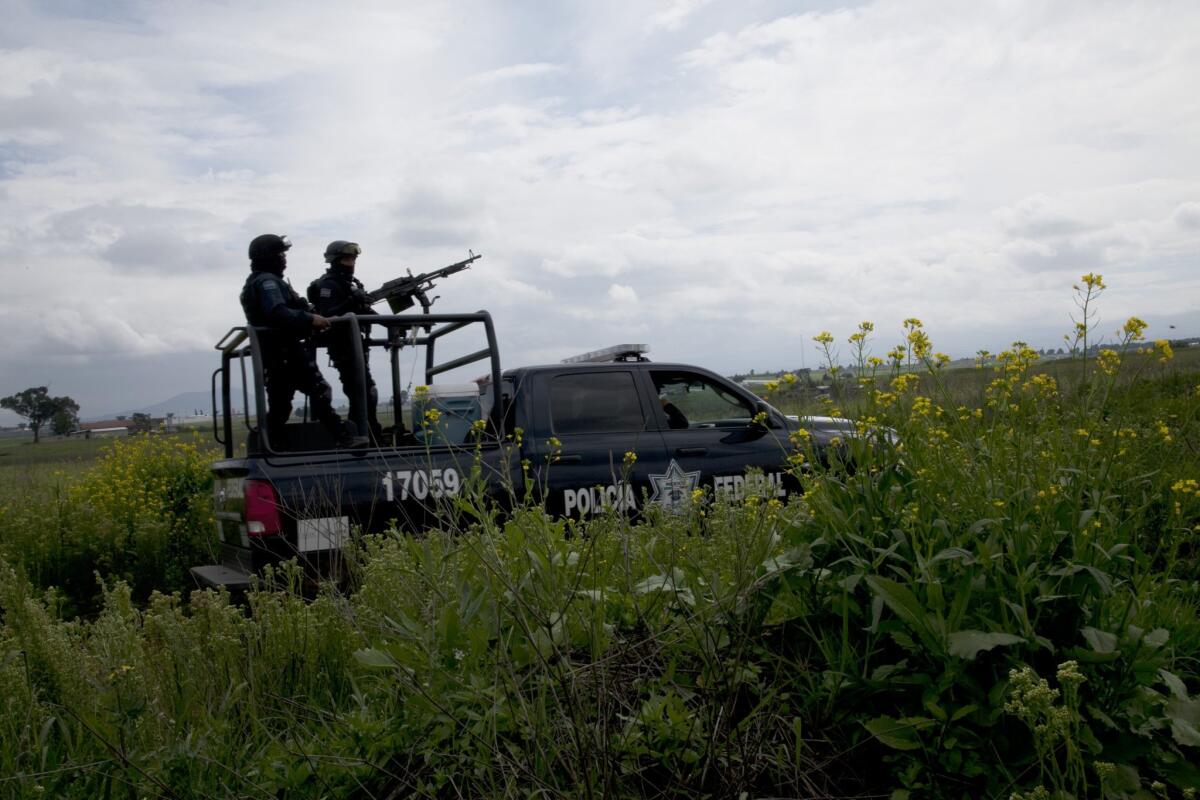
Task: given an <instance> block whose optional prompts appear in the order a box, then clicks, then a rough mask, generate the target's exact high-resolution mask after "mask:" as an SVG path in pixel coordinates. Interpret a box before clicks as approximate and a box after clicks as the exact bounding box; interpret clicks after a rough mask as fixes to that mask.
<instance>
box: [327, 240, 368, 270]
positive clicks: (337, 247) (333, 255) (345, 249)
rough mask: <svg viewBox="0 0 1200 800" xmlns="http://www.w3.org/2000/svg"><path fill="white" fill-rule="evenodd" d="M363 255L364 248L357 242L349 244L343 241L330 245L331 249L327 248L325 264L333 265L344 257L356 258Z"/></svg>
mask: <svg viewBox="0 0 1200 800" xmlns="http://www.w3.org/2000/svg"><path fill="white" fill-rule="evenodd" d="M360 253H362V248H361V247H359V246H358V243H357V242H347V241H343V240H342V239H338V240H337V241H333V242H330V243H329V247H326V248H325V262H326V263H328V264H332V263H333V262H334V261H337V260H338V259H339V258H341V257H342V256H356V255H359V254H360Z"/></svg>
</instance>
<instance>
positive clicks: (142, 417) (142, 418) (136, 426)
mask: <svg viewBox="0 0 1200 800" xmlns="http://www.w3.org/2000/svg"><path fill="white" fill-rule="evenodd" d="M153 422H154V420H153V419H151V417H150V415H149V414H143V413H142V412H140V411H138V412H136V413H135V414H134V415H133V416H132V417H131V418H130V419H129V427H130V428H132V429H133V430H135V431H142V432H146V431H148V430H150V425H151V424H152V423H153Z"/></svg>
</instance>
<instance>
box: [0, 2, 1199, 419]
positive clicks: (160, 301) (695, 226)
mask: <svg viewBox="0 0 1200 800" xmlns="http://www.w3.org/2000/svg"><path fill="white" fill-rule="evenodd" d="M0 13H2V14H3V18H4V24H3V26H0V247H2V248H3V251H4V253H5V257H4V258H3V260H2V261H0V278H2V280H3V286H4V288H3V291H0V320H2V321H3V323H2V324H3V327H4V330H5V333H6V337H5V338H6V340H7V342H6V345H7V346H5V347H4V348H2V349H0V395H8V394H12V393H15V392H17V391H20V390H22V389H24V388H26V387H29V386H40V385H47V386H49V387H50V391H51V394H54V395H62V394H66V395H70V396H71V397H74V398H75V399H76V400H77V401H78V402H79V403H80V405H81V407H82V408H81V416H83V417H84V418H88V417H94V416H98V415H103V414H105V413H106V412H110V411H116V410H121V409H132V408H138V407H141V406H147V405H151V404H153V403H156V402H159V401H161V400H165V399H167V398H168V397H171V396H172V395H174V394H177V393H180V392H188V391H207V389H208V383H209V374H210V373H211V372H212V370H213V369H214V368H215V367H216V366H217V358H216V351H215V350H214V349H213V346H214V345H215V343H216V342H217V340H218V339H220V338H221V336H222V335H223V334H224V333H225V332H226V331H227V330H229V329H230V328H231V327H233V326H236V325H239V324H242V323H243V321H244V318H243V316H242V312H241V308H240V306H239V304H238V299H237V298H238V294H239V292H240V290H241V286H242V283H243V281H244V279H245V276H246V274H247V270H248V260H247V256H246V247H247V244H248V243H249V241H250V239H252V238H253V237H254V236H256V235H258V234H261V233H280V234H287V235H288V236H289V237H290V238H291V240H292V241H293V242H294V244H295V246H294V247H293V249H292V251H291V253H290V254H289V267H288V271H287V276H288V277H289V278H290V279H291V281H292V283H293V284H294V285H295V286H296V287H297V288H298V289H300V290H301V291H303V288H304V287H305V286H307V284H308V282H309V281H311V280H312V279H313V278H315V277H316V276H317V275H318V274H319V273H320V272H321V271H322V269H323V268H324V262H323V259H322V253H323V252H324V248H325V246H326V244H327V243H328V242H329V241H330V240H332V239H348V240H352V241H356V242H358V243H360V245H361V246H362V248H363V255H362V256H361V257H360V259H359V262H358V268H357V269H358V275H359V277H360V278H361V279H362V280H363V281H364V283H366V284H367V286H368V287H369V288H372V287H374V286H376V285H378V284H380V283H382V282H384V281H385V280H387V279H389V278H391V277H395V276H396V275H399V274H401V273H403V272H404V270H406V269H412V270H413V271H414V272H422V271H427V270H430V269H434V268H436V267H439V266H442V265H444V264H448V263H451V262H454V261H458V260H460V259H462V258H465V257H466V255H467V251H468V250H469V249H470V250H474V251H475V252H477V253H482V254H483V256H484V257H483V258H482V259H481V260H480V261H478V262H476V263H475V265H474V267H473V268H472V269H471V270H470V271H469V272H465V273H461V274H459V275H456V276H454V277H453V278H450V279H448V280H446V281H445V282H444V283H443V284H441V285H440V286H439V287H438V291H437V294H438V295H440V297H441V299H440V300H439V301H438V304H437V306H435V308H436V309H437V310H440V311H473V310H476V309H480V308H486V309H488V310H489V311H490V312H491V313H492V315H493V317H494V318H495V321H496V328H497V332H498V337H499V343H500V350H501V362H502V365H503V366H506V367H510V366H518V365H523V364H532V363H545V362H551V361H557V360H559V359H561V358H563V357H565V356H569V355H572V354H574V353H579V352H583V351H588V350H594V349H597V348H600V347H604V346H607V345H611V344H616V343H621V342H645V343H648V344H649V345H650V348H651V350H650V356H651V358H652V359H654V360H660V361H682V362H688V363H695V364H700V365H702V366H706V367H708V368H710V369H713V370H716V371H718V372H723V373H734V372H746V371H749V370H751V369H755V370H758V371H765V370H775V369H785V368H795V367H799V366H814V365H815V364H816V362H817V354H816V351H815V349H814V345H813V343H812V341H811V340H812V337H813V336H814V335H816V334H817V333H818V332H820V331H823V330H827V331H830V332H831V333H832V334H833V335H834V336H835V337H837V339H838V340H839V342H842V343H843V344H842V345H841V348H842V350H843V352H845V353H847V354H848V352H849V346H848V345H845V344H844V342H845V338H846V337H847V336H849V335H850V334H851V333H852V332H853V331H854V330H855V328H856V326H857V325H858V323H859V322H860V321H863V320H869V321H872V322H874V324H875V326H876V328H875V331H876V332H875V338H874V340H873V350H874V352H875V353H877V354H879V355H882V354H884V353H886V351H887V350H889V349H890V348H891V347H892V346H893V345H894V344H896V343H897V342H898V341H900V338H901V323H902V320H904V319H905V318H908V317H917V318H919V319H921V320H922V321H923V323H924V325H925V328H926V330H927V331H928V332H929V334H930V337H931V338H932V340H933V343H934V347H935V349H937V350H939V351H943V352H946V353H948V354H950V355H951V356H954V357H961V356H969V355H971V354H973V353H974V352H975V351H976V350H978V349H980V348H987V349H989V350H992V351H993V352H994V351H996V350H999V349H1001V348H1003V347H1005V346H1006V345H1007V344H1009V343H1011V342H1012V341H1014V340H1022V341H1026V342H1029V343H1030V344H1032V345H1033V346H1035V347H1057V346H1059V345H1061V344H1062V336H1063V334H1064V333H1066V332H1067V331H1068V330H1069V329H1070V328H1071V320H1070V314H1071V313H1072V311H1074V310H1075V309H1074V307H1073V305H1072V284H1073V283H1078V280H1079V276H1080V275H1082V274H1083V273H1086V272H1097V273H1101V274H1103V276H1104V279H1105V282H1106V283H1107V284H1108V287H1109V288H1108V289H1107V291H1106V292H1105V293H1104V295H1103V297H1102V298H1101V301H1100V304H1099V309H1100V314H1099V318H1098V325H1099V328H1098V330H1099V331H1100V333H1101V334H1107V335H1108V336H1110V338H1111V336H1112V335H1113V332H1115V331H1116V329H1117V328H1119V327H1120V326H1121V324H1122V323H1123V322H1124V320H1125V319H1126V318H1127V317H1128V316H1130V315H1137V316H1140V317H1142V318H1143V319H1145V320H1146V321H1148V322H1149V323H1150V329H1149V330H1148V331H1147V333H1148V335H1149V336H1150V337H1151V338H1156V337H1166V336H1196V335H1200V270H1197V268H1196V266H1197V265H1196V260H1197V255H1198V253H1200V148H1198V147H1197V145H1196V143H1197V142H1198V141H1200V91H1197V86H1196V84H1197V80H1198V76H1200V4H1197V3H1195V2H1192V1H1191V0H1185V1H1183V2H1168V1H1165V0H1164V2H1145V3H1130V2H1104V0H1087V1H1086V2H1072V1H1071V0H1062V1H1061V2H1054V3H1045V2H1037V1H1036V0H1033V1H1031V2H1021V0H1003V2H987V1H982V2H972V3H963V2H957V0H945V1H944V2H935V1H934V0H903V1H902V2H892V1H891V0H878V1H877V2H861V3H837V2H803V1H801V0H798V1H797V2H777V1H775V0H738V1H737V2H722V1H721V0H664V2H659V3H652V2H647V0H606V2H577V3H561V2H555V1H553V0H545V2H521V1H520V0H516V1H514V2H506V3H498V2H473V1H471V0H465V1H464V2H421V3H416V2H408V3H399V2H390V1H382V0H379V1H376V0H359V1H358V2H349V3H338V4H335V3H327V2H290V1H285V0H277V1H276V2H270V3H262V2H248V1H246V0H239V2H233V1H232V0H228V1H227V2H217V1H214V2H189V1H188V0H172V1H171V2H165V1H164V2H148V1H143V0H114V1H113V2H101V0H36V2H34V1H32V0H28V1H27V0H0ZM1171 325H1174V326H1176V327H1175V329H1174V330H1172V329H1170V328H1169V326H1171ZM327 373H328V376H329V377H330V378H331V379H332V378H333V377H334V376H333V373H332V371H331V370H327ZM332 382H335V383H336V381H332ZM14 422H16V417H15V416H12V415H11V414H8V415H0V424H13V423H14Z"/></svg>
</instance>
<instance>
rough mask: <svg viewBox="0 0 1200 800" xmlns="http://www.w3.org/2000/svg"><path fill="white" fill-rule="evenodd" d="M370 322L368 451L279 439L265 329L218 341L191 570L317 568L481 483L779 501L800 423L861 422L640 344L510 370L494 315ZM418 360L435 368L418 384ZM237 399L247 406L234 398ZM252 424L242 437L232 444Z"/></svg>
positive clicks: (824, 441) (199, 573)
mask: <svg viewBox="0 0 1200 800" xmlns="http://www.w3.org/2000/svg"><path fill="white" fill-rule="evenodd" d="M364 324H370V326H371V327H370V330H369V332H368V335H367V339H366V340H367V342H368V345H369V348H368V350H367V352H378V351H382V352H383V353H385V354H386V355H387V362H388V367H389V368H390V369H388V370H387V372H388V373H390V375H388V377H390V379H391V388H392V399H391V401H390V403H388V404H385V406H390V409H389V408H387V407H383V408H381V409H380V417H381V419H385V420H386V419H387V418H388V417H389V416H390V419H391V421H392V425H391V426H390V427H389V428H387V429H386V430H385V441H383V442H374V443H372V444H371V445H370V446H367V447H360V448H355V449H348V450H347V449H336V448H335V447H334V444H333V442H331V441H330V440H329V439H328V438H327V435H326V434H325V433H324V430H323V429H322V428H321V427H320V426H319V425H317V424H315V423H314V422H311V421H308V420H305V419H300V420H297V421H293V422H290V423H289V425H288V439H287V441H288V446H287V447H286V448H283V447H282V446H280V447H278V448H277V447H276V446H273V443H272V442H270V441H268V440H267V436H266V432H265V426H260V425H258V424H257V420H262V419H265V412H266V400H265V392H264V388H263V382H262V364H261V359H260V355H259V345H258V336H257V333H258V332H257V331H256V330H255V329H253V328H234V329H232V330H231V331H230V332H229V333H228V334H227V335H226V336H225V338H223V339H222V341H221V342H220V343H219V344H218V345H217V348H218V349H219V350H220V351H221V354H222V363H221V367H220V368H218V369H217V370H216V371H215V372H214V373H213V381H212V384H213V387H212V388H213V391H212V393H213V404H214V416H213V419H214V435H215V436H216V438H217V440H218V441H219V442H221V443H222V444H223V445H224V446H225V456H226V457H225V458H224V459H223V460H220V461H217V462H216V463H214V464H213V471H214V474H215V479H216V480H215V485H214V502H215V512H216V521H217V522H216V524H217V528H218V533H219V536H220V540H221V557H220V561H221V563H220V564H216V565H206V566H198V567H194V568H193V569H192V574H193V576H194V577H195V579H196V580H197V582H198V583H199V584H200V585H202V586H219V585H225V586H228V587H229V588H231V589H235V588H244V587H245V586H247V585H248V583H249V576H250V575H251V574H252V573H254V572H255V571H257V570H259V569H261V568H262V567H263V566H264V565H265V564H268V563H272V562H276V561H279V560H281V559H286V558H293V557H298V558H299V559H300V560H301V561H302V562H305V563H307V564H309V565H310V566H313V567H314V568H318V569H319V568H320V566H319V565H320V563H321V562H322V560H323V559H328V558H330V557H336V554H337V553H338V552H340V548H341V547H342V545H343V543H345V542H346V541H347V540H348V537H350V536H351V535H352V533H353V532H356V531H367V532H371V531H378V530H382V529H384V528H386V527H387V526H388V525H390V524H393V523H395V524H397V525H398V526H399V527H400V528H401V529H409V530H421V529H424V528H428V527H430V526H432V525H435V524H439V521H445V519H446V518H447V515H448V514H449V515H452V514H454V513H455V511H454V509H455V504H456V502H462V501H463V500H464V499H465V498H466V497H467V496H468V495H473V496H476V497H477V498H478V497H479V496H482V497H484V498H486V500H487V502H490V503H494V504H496V505H497V506H499V507H501V508H503V507H505V506H506V505H511V503H512V502H514V500H516V501H522V500H529V499H533V500H536V501H538V502H541V503H542V504H543V505H544V507H545V508H546V510H547V511H548V512H549V513H551V514H555V515H563V516H570V517H575V518H586V517H588V516H591V515H595V514H597V513H601V512H604V511H606V510H607V509H616V510H619V511H622V512H631V513H632V512H636V511H638V510H639V509H641V508H643V506H645V505H646V504H657V505H661V506H663V507H665V508H668V509H670V508H675V507H678V506H679V505H680V504H681V503H683V502H687V501H689V500H690V498H691V495H692V493H693V491H694V490H696V489H702V490H705V491H706V492H707V493H710V494H712V495H715V496H717V497H720V496H725V497H731V498H737V497H740V496H743V495H744V494H745V493H747V492H753V493H760V494H761V493H766V494H768V496H771V495H773V496H778V497H782V496H784V495H785V494H787V493H788V492H791V491H795V490H797V489H799V485H798V483H797V481H796V480H795V478H794V477H793V476H792V475H791V474H790V473H789V472H788V470H787V467H788V462H787V457H788V454H789V453H790V452H791V451H792V449H793V446H792V445H791V444H790V443H789V436H790V435H791V433H792V432H793V431H795V430H796V429H797V428H799V427H801V425H802V424H803V427H805V428H806V429H808V430H809V432H810V434H811V435H812V440H813V443H814V445H815V446H816V447H817V448H818V449H820V448H822V447H825V446H826V445H828V443H829V441H830V439H832V438H833V437H843V438H844V437H846V436H847V435H848V434H852V431H853V425H852V424H851V423H849V422H847V421H846V420H837V419H829V418H808V419H805V420H803V423H802V422H801V421H800V420H797V419H795V418H790V417H786V416H784V415H783V414H781V413H780V412H779V411H777V410H776V409H774V408H772V407H771V406H769V405H768V404H767V403H765V402H764V401H762V400H760V399H759V398H757V397H755V396H754V395H753V394H751V393H750V392H748V391H747V390H746V389H744V388H743V387H741V386H739V385H737V384H735V383H733V382H731V381H729V380H728V379H726V378H723V377H721V376H719V375H716V374H714V373H712V372H710V371H708V370H705V369H702V368H700V367H693V366H687V365H684V364H660V363H654V362H651V361H649V360H647V359H646V358H645V356H644V348H643V347H640V346H634V345H626V346H620V347H617V348H611V349H610V350H609V351H603V352H598V353H595V354H588V356H587V357H581V358H580V359H579V360H576V361H574V362H573V363H560V364H551V365H545V366H532V367H520V368H516V369H510V370H507V371H502V370H501V369H500V363H499V356H498V351H497V348H496V338H495V332H494V329H493V327H492V320H491V317H490V315H488V314H487V313H486V312H482V311H481V312H477V313H474V314H425V315H391V316H386V315H385V316H371V317H369V318H368V317H356V316H354V315H347V316H345V317H340V318H337V319H336V320H335V325H336V326H346V327H349V328H350V329H351V335H358V332H359V330H360V325H364ZM376 332H378V333H376ZM472 338H474V339H475V340H476V341H475V342H474V343H472V342H471V341H470V340H471V339H472ZM478 345H482V346H478ZM446 353H449V355H448V356H447V357H445V359H444V360H443V361H440V362H439V361H438V358H439V357H441V356H443V355H444V354H446ZM480 362H482V363H485V364H486V365H487V371H486V372H485V373H484V374H483V375H478V374H476V375H475V376H474V377H472V379H471V380H467V381H463V380H462V379H461V378H460V379H459V382H458V383H446V382H445V378H446V377H448V376H451V375H453V374H455V373H459V374H460V375H461V374H462V373H463V371H464V370H467V371H468V372H469V371H470V370H472V369H473V370H474V372H475V373H478V372H479V369H480V367H479V366H474V367H472V366H471V365H477V364H479V363H480ZM380 372H381V370H379V369H378V365H377V366H376V374H377V375H378V374H380ZM414 373H415V374H420V375H422V376H423V379H424V382H423V383H422V384H420V385H417V386H415V387H413V386H412V385H411V384H412V381H413V374H414ZM406 378H407V380H408V381H409V383H408V384H405V383H404V380H405V379H406ZM239 390H240V391H239ZM358 390H359V391H363V392H364V396H365V386H364V387H359V389H358ZM239 394H240V398H241V401H242V404H241V410H240V412H238V411H234V410H231V409H233V408H234V407H235V406H236V402H235V400H236V398H237V397H238V395H239ZM359 406H360V407H362V406H363V404H359ZM251 409H253V412H252V410H251ZM239 422H240V425H238V424H237V423H239ZM356 422H357V423H358V424H359V425H360V426H361V427H360V430H365V429H366V421H365V420H356ZM239 427H240V428H241V429H242V432H243V433H244V436H245V439H244V444H236V443H237V442H238V440H239V438H240V437H239V436H238V435H237V432H238V431H237V429H238V428H239ZM242 447H244V453H243V454H240V455H239V454H237V452H238V451H239V450H240V449H241V448H242ZM527 492H532V493H533V497H532V498H530V497H527V496H526V493H527Z"/></svg>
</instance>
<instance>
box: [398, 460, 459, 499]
mask: <svg viewBox="0 0 1200 800" xmlns="http://www.w3.org/2000/svg"><path fill="white" fill-rule="evenodd" d="M382 480H383V488H384V491H385V492H386V493H387V499H388V501H389V502H394V501H395V500H396V499H397V497H396V495H399V499H400V500H401V501H404V500H408V499H409V498H410V497H411V498H416V499H417V500H425V499H427V498H430V497H433V498H438V497H449V496H452V495H456V494H458V492H459V490H460V489H461V488H462V480H461V479H460V478H459V475H458V470H456V469H454V468H453V467H446V468H445V469H431V470H428V471H426V470H423V469H398V470H393V471H391V472H385V473H383V478H382Z"/></svg>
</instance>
